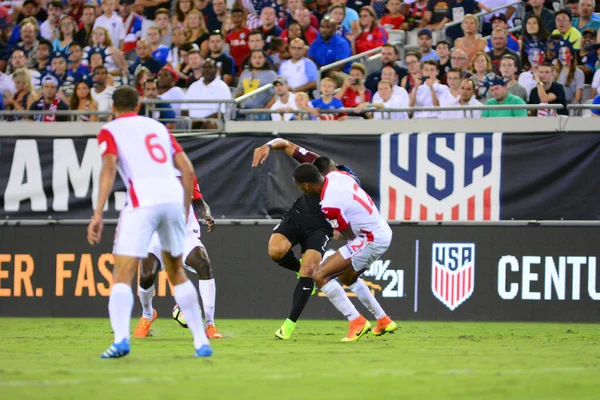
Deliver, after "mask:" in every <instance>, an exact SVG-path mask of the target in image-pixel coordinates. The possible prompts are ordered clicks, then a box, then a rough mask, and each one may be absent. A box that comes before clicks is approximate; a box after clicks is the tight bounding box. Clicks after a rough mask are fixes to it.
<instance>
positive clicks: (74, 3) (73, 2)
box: [63, 0, 85, 21]
mask: <svg viewBox="0 0 600 400" xmlns="http://www.w3.org/2000/svg"><path fill="white" fill-rule="evenodd" d="M66 3H67V7H65V9H64V11H63V12H64V13H65V14H66V15H68V16H70V17H71V18H73V21H79V20H80V19H81V16H82V14H83V7H84V4H85V1H84V0H67V2H66Z"/></svg>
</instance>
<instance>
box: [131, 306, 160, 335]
mask: <svg viewBox="0 0 600 400" xmlns="http://www.w3.org/2000/svg"><path fill="white" fill-rule="evenodd" d="M152 311H153V314H152V321H148V318H144V317H142V318H140V322H138V324H137V326H136V327H135V331H134V332H133V337H134V338H145V337H147V336H148V335H149V334H150V327H151V326H152V323H153V322H154V321H155V320H156V318H158V313H157V312H156V310H155V309H152Z"/></svg>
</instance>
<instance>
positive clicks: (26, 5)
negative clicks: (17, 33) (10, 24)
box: [13, 0, 48, 24]
mask: <svg viewBox="0 0 600 400" xmlns="http://www.w3.org/2000/svg"><path fill="white" fill-rule="evenodd" d="M13 12H19V15H18V16H17V20H16V22H17V24H20V23H21V22H22V21H23V20H24V19H26V18H29V17H34V18H35V19H36V20H38V21H45V20H46V19H48V12H47V11H46V10H45V9H44V8H43V7H40V5H39V4H38V3H37V1H36V0H25V1H24V2H23V5H22V6H21V10H20V11H19V10H18V8H15V10H13ZM13 18H14V16H13Z"/></svg>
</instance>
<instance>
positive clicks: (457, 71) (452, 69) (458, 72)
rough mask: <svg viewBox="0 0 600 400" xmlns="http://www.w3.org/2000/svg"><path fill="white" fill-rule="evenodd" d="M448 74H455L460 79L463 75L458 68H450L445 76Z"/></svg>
mask: <svg viewBox="0 0 600 400" xmlns="http://www.w3.org/2000/svg"><path fill="white" fill-rule="evenodd" d="M450 72H456V73H457V74H458V76H460V77H462V74H463V72H462V69H460V68H450V69H449V70H448V72H446V75H448V74H449V73H450Z"/></svg>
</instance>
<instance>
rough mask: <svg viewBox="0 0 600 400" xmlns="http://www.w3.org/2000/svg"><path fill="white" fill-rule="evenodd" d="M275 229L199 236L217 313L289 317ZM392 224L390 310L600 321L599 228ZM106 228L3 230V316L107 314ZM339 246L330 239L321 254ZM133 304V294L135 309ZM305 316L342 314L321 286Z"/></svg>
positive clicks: (290, 277)
mask: <svg viewBox="0 0 600 400" xmlns="http://www.w3.org/2000/svg"><path fill="white" fill-rule="evenodd" d="M271 229H272V227H271V226H264V225H263V226H259V225H255V226H239V225H237V226H234V225H220V226H218V228H217V230H216V231H215V232H213V233H210V234H206V235H204V237H203V241H204V243H205V244H206V247H207V249H208V252H209V255H210V258H211V261H212V263H213V269H214V275H215V279H216V282H217V318H282V319H283V318H285V317H286V316H287V313H288V312H289V307H290V305H291V301H292V292H293V289H294V287H295V285H296V282H297V281H296V276H295V274H294V273H291V272H289V271H286V270H283V269H282V268H280V267H279V266H277V265H276V264H275V263H273V262H272V261H271V260H270V259H269V257H268V255H267V243H268V240H269V236H270V234H271ZM393 231H394V239H393V242H392V245H391V247H390V249H389V250H388V252H387V253H386V254H385V255H384V256H383V257H382V258H381V259H380V260H378V261H376V262H374V263H373V264H372V265H371V267H370V269H369V270H368V271H367V272H366V273H365V274H364V275H363V277H364V279H365V281H366V283H367V285H368V286H369V287H370V288H371V290H372V292H373V293H374V295H375V297H376V298H377V299H378V300H379V301H380V302H381V304H382V306H383V308H384V309H385V310H386V312H387V313H388V314H389V315H390V316H391V317H392V318H395V319H398V320H461V321H465V320H481V321H487V320H493V321H503V320H506V321H509V320H510V321H513V320H520V321H594V322H597V321H600V278H599V276H598V262H597V258H598V256H599V255H600V252H599V251H598V246H597V243H598V242H599V241H600V231H599V230H598V229H597V228H595V227H543V226H542V227H532V226H529V227H526V226H522V227H516V226H514V227H513V226H478V227H475V226H471V227H468V226H455V227H451V226H437V227H434V226H406V225H402V226H393ZM113 232H114V227H107V228H106V231H105V232H104V238H103V242H102V245H101V246H100V247H90V246H89V245H88V244H87V242H86V240H85V226H83V225H81V226H63V225H58V226H43V227H34V226H30V227H27V226H16V227H15V226H12V227H3V228H2V230H0V304H1V307H0V316H61V317H100V316H106V315H107V301H108V297H107V296H108V294H109V291H110V284H111V273H110V271H111V270H112V266H113V258H112V255H111V254H110V251H111V245H112V243H111V239H112V236H113ZM342 244H343V243H342V242H337V243H332V244H331V245H330V250H329V251H328V253H327V255H330V254H332V253H333V252H334V251H335V249H336V248H337V247H339V246H341V245H342ZM195 281H196V279H195V278H194V282H195ZM156 290H157V297H156V298H155V301H154V304H155V308H157V310H158V312H159V315H161V316H162V317H168V316H169V315H170V310H171V308H172V306H173V304H174V300H173V299H172V295H171V292H170V289H169V286H168V283H167V281H166V277H165V276H164V274H163V275H161V276H160V277H159V280H158V282H157V283H156ZM348 295H349V296H350V297H351V298H352V301H353V302H354V303H355V304H356V305H357V308H358V309H359V311H361V312H363V313H365V314H364V315H366V316H368V314H366V313H367V311H366V310H365V308H364V307H362V305H361V304H359V302H358V301H357V299H356V298H354V297H352V293H350V292H348ZM139 312H140V311H139V301H136V308H135V311H134V317H137V315H139ZM368 317H369V318H371V319H372V316H368ZM302 318H340V314H339V313H338V312H337V310H335V309H334V308H333V306H332V305H331V304H330V303H329V301H328V299H327V298H326V297H324V296H323V294H322V293H318V294H317V295H315V296H314V297H313V298H311V301H310V302H309V304H308V306H307V308H306V310H305V312H304V314H303V317H302Z"/></svg>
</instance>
